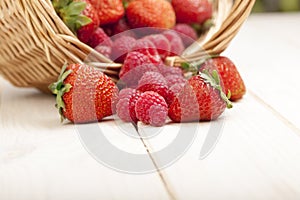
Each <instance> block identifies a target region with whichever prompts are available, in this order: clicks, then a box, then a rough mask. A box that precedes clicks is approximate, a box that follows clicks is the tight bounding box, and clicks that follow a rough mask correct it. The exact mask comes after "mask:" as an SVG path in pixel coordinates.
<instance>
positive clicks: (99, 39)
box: [88, 27, 113, 48]
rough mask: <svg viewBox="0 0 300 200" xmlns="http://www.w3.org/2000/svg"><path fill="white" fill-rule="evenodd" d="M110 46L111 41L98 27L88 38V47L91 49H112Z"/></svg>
mask: <svg viewBox="0 0 300 200" xmlns="http://www.w3.org/2000/svg"><path fill="white" fill-rule="evenodd" d="M112 44H113V42H112V41H111V39H110V38H109V37H108V36H107V35H106V33H105V32H104V31H103V29H102V28H100V27H98V28H97V29H96V30H95V31H94V33H93V34H92V36H91V37H90V40H89V41H88V45H89V46H91V47H92V48H95V47H97V46H98V45H101V46H108V47H112Z"/></svg>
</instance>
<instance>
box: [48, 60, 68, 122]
mask: <svg viewBox="0 0 300 200" xmlns="http://www.w3.org/2000/svg"><path fill="white" fill-rule="evenodd" d="M66 68H67V64H65V65H64V66H63V68H62V70H61V73H60V75H59V77H58V80H57V81H56V82H54V83H52V84H50V85H49V89H50V91H51V92H52V93H53V94H54V95H56V104H55V107H56V108H57V109H58V111H59V114H60V116H61V121H63V120H64V119H65V118H64V115H63V111H64V109H65V103H64V101H63V95H64V94H65V93H67V92H69V91H70V89H71V88H72V86H71V85H70V84H64V80H65V79H66V78H67V77H68V76H69V75H70V74H71V73H72V70H67V71H66Z"/></svg>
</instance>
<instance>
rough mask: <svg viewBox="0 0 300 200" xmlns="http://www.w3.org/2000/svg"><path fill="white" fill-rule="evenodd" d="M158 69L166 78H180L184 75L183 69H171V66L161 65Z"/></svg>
mask: <svg viewBox="0 0 300 200" xmlns="http://www.w3.org/2000/svg"><path fill="white" fill-rule="evenodd" d="M157 68H158V71H159V72H160V73H161V74H162V75H163V76H165V77H166V76H168V75H178V76H182V75H183V72H182V69H180V68H178V67H170V66H166V65H164V64H161V65H158V66H157Z"/></svg>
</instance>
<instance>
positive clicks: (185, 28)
mask: <svg viewBox="0 0 300 200" xmlns="http://www.w3.org/2000/svg"><path fill="white" fill-rule="evenodd" d="M173 30H174V31H176V32H177V33H178V35H179V36H180V37H181V39H182V41H183V44H184V46H185V47H188V46H190V45H191V44H192V43H194V42H195V41H196V40H197V38H198V36H197V33H196V31H195V29H193V28H192V27H191V26H190V25H188V24H176V26H174V28H173Z"/></svg>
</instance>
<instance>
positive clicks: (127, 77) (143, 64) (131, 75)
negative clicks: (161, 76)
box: [119, 51, 158, 87]
mask: <svg viewBox="0 0 300 200" xmlns="http://www.w3.org/2000/svg"><path fill="white" fill-rule="evenodd" d="M148 71H154V72H158V69H157V67H156V66H155V65H154V64H153V63H152V62H151V61H150V59H149V57H147V56H146V55H144V54H142V53H139V52H135V51H132V52H130V53H128V54H127V56H126V59H125V61H124V64H123V66H122V68H121V71H120V73H119V77H120V79H121V81H123V82H124V83H125V84H126V85H127V86H128V87H136V86H137V84H138V81H139V80H140V78H141V77H142V76H143V74H144V73H145V72H148Z"/></svg>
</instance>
